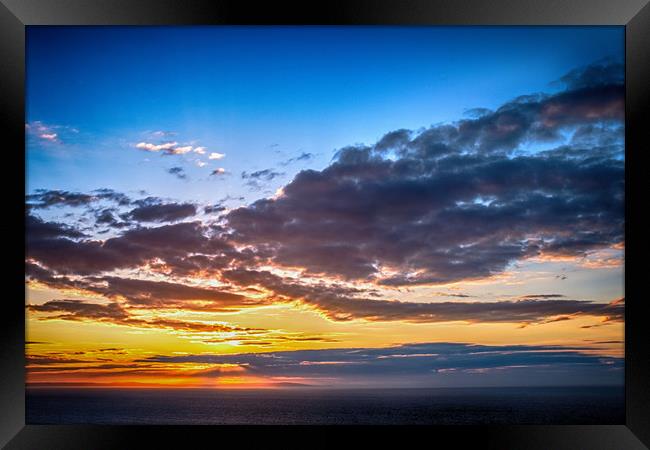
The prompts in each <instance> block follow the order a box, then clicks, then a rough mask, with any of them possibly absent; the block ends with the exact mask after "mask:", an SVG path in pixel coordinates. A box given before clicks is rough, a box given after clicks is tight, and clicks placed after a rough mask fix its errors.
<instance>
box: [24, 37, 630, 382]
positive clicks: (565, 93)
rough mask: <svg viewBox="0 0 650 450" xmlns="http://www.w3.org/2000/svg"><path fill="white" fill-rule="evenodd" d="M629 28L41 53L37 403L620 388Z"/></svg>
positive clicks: (35, 174)
mask: <svg viewBox="0 0 650 450" xmlns="http://www.w3.org/2000/svg"><path fill="white" fill-rule="evenodd" d="M623 44H624V29H623V28H622V27H534V28H528V27H510V28H501V27H492V28H491V27H482V28H478V27H438V28H428V27H412V28H407V27H354V28H339V27H297V28H294V27H275V28H258V27H35V26H30V27H27V78H26V84H27V99H26V100H27V117H26V123H25V133H26V143H27V144H26V146H27V148H26V162H27V174H26V176H27V186H26V205H27V207H26V223H27V228H26V234H27V260H26V318H27V336H26V340H27V342H28V343H27V349H26V352H27V356H28V379H27V381H28V383H30V384H32V385H35V386H37V385H46V386H52V385H56V386H68V385H75V386H84V385H93V386H95V385H101V386H111V387H126V386H170V385H173V386H187V387H194V386H201V387H206V386H207V387H217V388H226V387H230V388H234V387H260V388H261V387H265V388H266V387H269V388H270V387H287V386H303V385H304V386H319V387H320V386H328V387H331V386H335V387H366V386H386V387H393V386H394V387H404V386H407V387H417V386H423V387H424V386H426V387H429V386H519V385H604V384H622V383H623V359H622V357H623V336H624V334H623V331H624V323H623V315H624V304H625V300H624V295H625V294H624V286H623V270H624V263H623V262H624V208H623V207H624V181H625V180H624V128H623V125H624V122H623V118H624V89H623V86H624V67H623V56H624V53H623V52H624V45H623Z"/></svg>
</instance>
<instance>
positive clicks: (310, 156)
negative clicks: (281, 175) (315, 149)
mask: <svg viewBox="0 0 650 450" xmlns="http://www.w3.org/2000/svg"><path fill="white" fill-rule="evenodd" d="M311 159H314V154H313V153H308V152H302V153H301V154H300V155H298V156H294V157H293V158H289V159H287V160H286V161H283V162H281V163H280V165H281V166H288V165H290V164H293V163H295V162H301V161H309V160H311Z"/></svg>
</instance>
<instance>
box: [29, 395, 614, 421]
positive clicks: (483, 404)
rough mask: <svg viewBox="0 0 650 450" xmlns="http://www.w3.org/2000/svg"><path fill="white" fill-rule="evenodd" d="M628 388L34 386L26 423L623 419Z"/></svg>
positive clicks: (30, 396)
mask: <svg viewBox="0 0 650 450" xmlns="http://www.w3.org/2000/svg"><path fill="white" fill-rule="evenodd" d="M624 418H625V416H624V389H623V388H622V387H599V388H593V387H589V388H585V387H561V388H557V387H551V388H548V387H545V388H465V389H457V388H453V389H447V388H439V389H358V390H342V389H341V390H333V389H332V390H317V389H308V388H290V389H278V390H206V389H174V390H171V389H164V390H163V389H124V390H122V389H120V390H117V389H96V388H87V389H71V388H66V389H45V388H39V389H30V390H28V393H27V423H28V424H82V423H86V424H170V425H173V424H183V425H199V424H278V425H280V424H443V425H445V424H621V423H624Z"/></svg>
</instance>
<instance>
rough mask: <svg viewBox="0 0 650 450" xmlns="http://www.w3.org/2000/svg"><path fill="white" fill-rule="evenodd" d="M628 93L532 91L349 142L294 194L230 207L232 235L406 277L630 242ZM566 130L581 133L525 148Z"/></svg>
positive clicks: (351, 275) (480, 274)
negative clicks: (444, 121) (626, 209)
mask: <svg viewBox="0 0 650 450" xmlns="http://www.w3.org/2000/svg"><path fill="white" fill-rule="evenodd" d="M623 98H624V95H623V86H622V85H619V84H597V85H589V86H582V87H580V88H577V89H569V90H566V91H563V92H560V93H558V94H555V95H541V94H540V95H533V96H525V97H519V98H517V99H515V100H513V101H511V102H508V103H507V104H505V105H503V106H502V107H501V108H498V109H497V110H496V111H494V112H491V113H484V114H483V115H481V116H480V117H477V118H475V119H465V120H461V121H460V122H457V123H455V124H449V125H439V126H434V127H431V128H429V129H426V130H424V131H420V132H417V133H416V132H411V131H409V130H397V131H394V132H391V133H388V134H386V135H385V136H384V137H383V138H381V139H380V140H379V141H378V142H377V144H375V145H374V146H363V145H360V146H352V147H346V148H343V149H341V150H340V151H339V152H338V153H337V155H336V158H335V161H334V162H333V163H332V164H331V165H330V166H329V167H327V168H325V169H324V170H322V171H315V170H304V171H302V172H300V173H298V174H297V175H296V176H295V178H294V179H293V181H292V182H290V183H289V184H288V185H286V186H285V187H284V188H283V195H281V196H279V197H277V198H266V199H262V200H259V201H257V202H255V203H253V204H252V205H250V206H248V207H242V208H239V209H236V210H233V211H231V212H229V213H228V214H227V215H226V220H227V225H228V227H229V228H230V229H231V231H232V234H231V237H232V239H234V240H236V241H237V242H240V243H242V244H248V245H250V244H254V245H266V246H267V247H270V248H272V249H273V252H274V255H273V262H275V263H276V264H280V265H284V266H293V267H301V268H304V269H305V270H306V271H307V272H308V273H312V274H323V275H329V276H337V277H341V278H344V279H347V280H359V279H365V280H376V281H377V282H379V283H382V284H386V285H396V286H398V285H409V284H417V283H447V282H453V281H460V280H465V279H477V278H485V277H488V276H491V275H493V274H496V273H500V272H502V271H503V270H505V268H506V267H507V266H508V264H510V263H511V262H513V261H517V260H522V259H526V258H529V257H533V256H537V255H541V254H546V255H566V256H571V255H573V256H583V255H584V254H585V253H586V252H589V251H591V250H595V249H599V248H604V247H608V246H611V245H614V244H618V243H621V242H622V241H623V224H624V213H623V205H624V162H623V147H622V135H623V134H622V131H623V128H622V119H623ZM560 131H561V132H563V133H564V132H565V131H566V132H574V136H575V135H582V137H581V136H577V137H576V141H575V143H574V144H570V143H569V144H564V145H562V146H561V147H558V148H556V149H555V150H548V151H542V152H535V151H524V150H523V149H522V148H520V146H521V145H523V144H537V145H546V144H545V143H547V142H552V141H554V140H556V139H558V138H559V136H560ZM606 136H607V137H606ZM595 141H597V143H599V145H596V143H595ZM600 144H602V145H600ZM514 150H517V152H514ZM513 152H514V153H513ZM383 269H389V270H390V271H391V272H396V273H398V274H397V275H392V276H389V275H384V274H383Z"/></svg>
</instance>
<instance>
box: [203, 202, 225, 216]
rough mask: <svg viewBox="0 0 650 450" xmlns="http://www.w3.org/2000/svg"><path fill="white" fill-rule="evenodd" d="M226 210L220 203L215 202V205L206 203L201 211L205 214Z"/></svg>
mask: <svg viewBox="0 0 650 450" xmlns="http://www.w3.org/2000/svg"><path fill="white" fill-rule="evenodd" d="M225 210H226V207H225V206H223V205H221V204H216V205H208V206H206V207H204V208H203V212H204V213H205V214H215V213H220V212H223V211H225Z"/></svg>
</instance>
